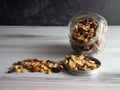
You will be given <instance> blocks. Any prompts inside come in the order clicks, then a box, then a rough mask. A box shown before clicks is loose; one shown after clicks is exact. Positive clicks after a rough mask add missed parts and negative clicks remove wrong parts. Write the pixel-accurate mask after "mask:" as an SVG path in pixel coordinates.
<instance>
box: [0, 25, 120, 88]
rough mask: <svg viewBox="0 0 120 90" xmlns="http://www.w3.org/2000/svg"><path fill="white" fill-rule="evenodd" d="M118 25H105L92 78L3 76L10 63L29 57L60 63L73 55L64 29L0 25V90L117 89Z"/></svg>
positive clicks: (63, 74) (119, 83)
mask: <svg viewBox="0 0 120 90" xmlns="http://www.w3.org/2000/svg"><path fill="white" fill-rule="evenodd" d="M119 29H120V26H109V30H108V34H107V42H106V47H105V49H104V52H103V53H102V54H100V55H97V56H95V57H96V58H98V59H99V60H101V62H102V68H101V71H100V72H99V73H98V75H96V76H74V75H71V74H69V73H67V72H66V71H63V72H61V73H59V74H55V73H53V74H50V75H47V74H44V73H12V74H7V73H6V71H7V70H8V67H10V66H11V65H12V63H13V62H17V61H19V60H23V59H26V58H29V57H37V58H39V59H51V60H56V61H59V60H63V59H64V55H66V54H73V51H72V49H71V47H70V45H69V38H68V32H69V31H68V27H25V26H24V27H22V26H18V27H17V26H11V27H10V26H8V27H4V26H0V57H1V60H0V90H13V89H15V90H21V89H26V90H33V89H36V90H42V89H43V90H49V89H53V90H55V89H58V90H60V89H64V90H66V89H69V90H72V89H75V90H77V89H84V90H89V89H93V90H96V89H97V90H106V89H109V90H119V89H120V41H119V38H120V35H119V33H120V30H119Z"/></svg>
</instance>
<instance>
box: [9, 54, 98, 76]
mask: <svg viewBox="0 0 120 90" xmlns="http://www.w3.org/2000/svg"><path fill="white" fill-rule="evenodd" d="M64 65H66V66H68V67H69V68H71V69H73V70H76V71H77V70H84V71H88V70H94V69H96V68H98V67H99V66H100V65H99V63H96V62H95V61H93V60H91V59H90V58H87V57H85V56H84V55H83V54H81V55H79V56H78V57H77V56H75V55H66V58H65V60H64V61H62V62H55V61H50V60H39V59H36V58H28V59H25V60H22V61H18V62H16V63H13V65H12V66H11V67H10V68H9V71H8V73H12V72H21V73H25V72H44V73H46V74H50V73H52V72H53V73H59V72H61V71H62V70H63V69H65V68H64Z"/></svg>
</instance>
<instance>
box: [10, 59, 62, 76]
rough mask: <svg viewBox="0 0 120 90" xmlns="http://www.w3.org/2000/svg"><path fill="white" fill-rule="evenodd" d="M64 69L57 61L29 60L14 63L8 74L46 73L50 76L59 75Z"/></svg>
mask: <svg viewBox="0 0 120 90" xmlns="http://www.w3.org/2000/svg"><path fill="white" fill-rule="evenodd" d="M62 69H63V66H62V65H61V64H60V63H58V62H55V61H50V60H47V61H46V60H38V59H36V58H29V59H26V60H23V61H18V62H16V63H14V64H13V65H12V66H11V67H10V68H9V71H8V73H11V72H22V73H24V72H45V73H47V74H50V73H52V72H54V73H59V72H60V71H61V70H62Z"/></svg>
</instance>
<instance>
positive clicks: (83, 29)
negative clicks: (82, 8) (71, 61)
mask: <svg viewBox="0 0 120 90" xmlns="http://www.w3.org/2000/svg"><path fill="white" fill-rule="evenodd" d="M69 29H70V33H69V38H70V44H71V47H72V48H73V50H75V51H76V52H78V53H84V54H86V55H90V56H92V55H94V54H98V53H101V52H102V51H103V49H104V46H105V40H106V38H105V37H106V32H107V21H106V19H105V18H103V17H102V16H100V15H98V14H96V13H81V14H79V15H77V16H75V17H73V18H72V19H71V20H70V23H69Z"/></svg>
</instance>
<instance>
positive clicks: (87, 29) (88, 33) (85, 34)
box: [72, 19, 98, 43]
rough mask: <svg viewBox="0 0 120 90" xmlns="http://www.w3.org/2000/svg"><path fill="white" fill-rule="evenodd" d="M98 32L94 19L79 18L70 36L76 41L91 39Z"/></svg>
mask: <svg viewBox="0 0 120 90" xmlns="http://www.w3.org/2000/svg"><path fill="white" fill-rule="evenodd" d="M97 32H98V24H97V22H96V21H95V20H88V19H85V20H80V21H78V23H77V25H76V26H75V27H74V28H73V30H72V37H73V39H74V40H76V41H78V42H85V43H86V42H89V41H91V40H93V38H94V37H95V36H96V33H97Z"/></svg>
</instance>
